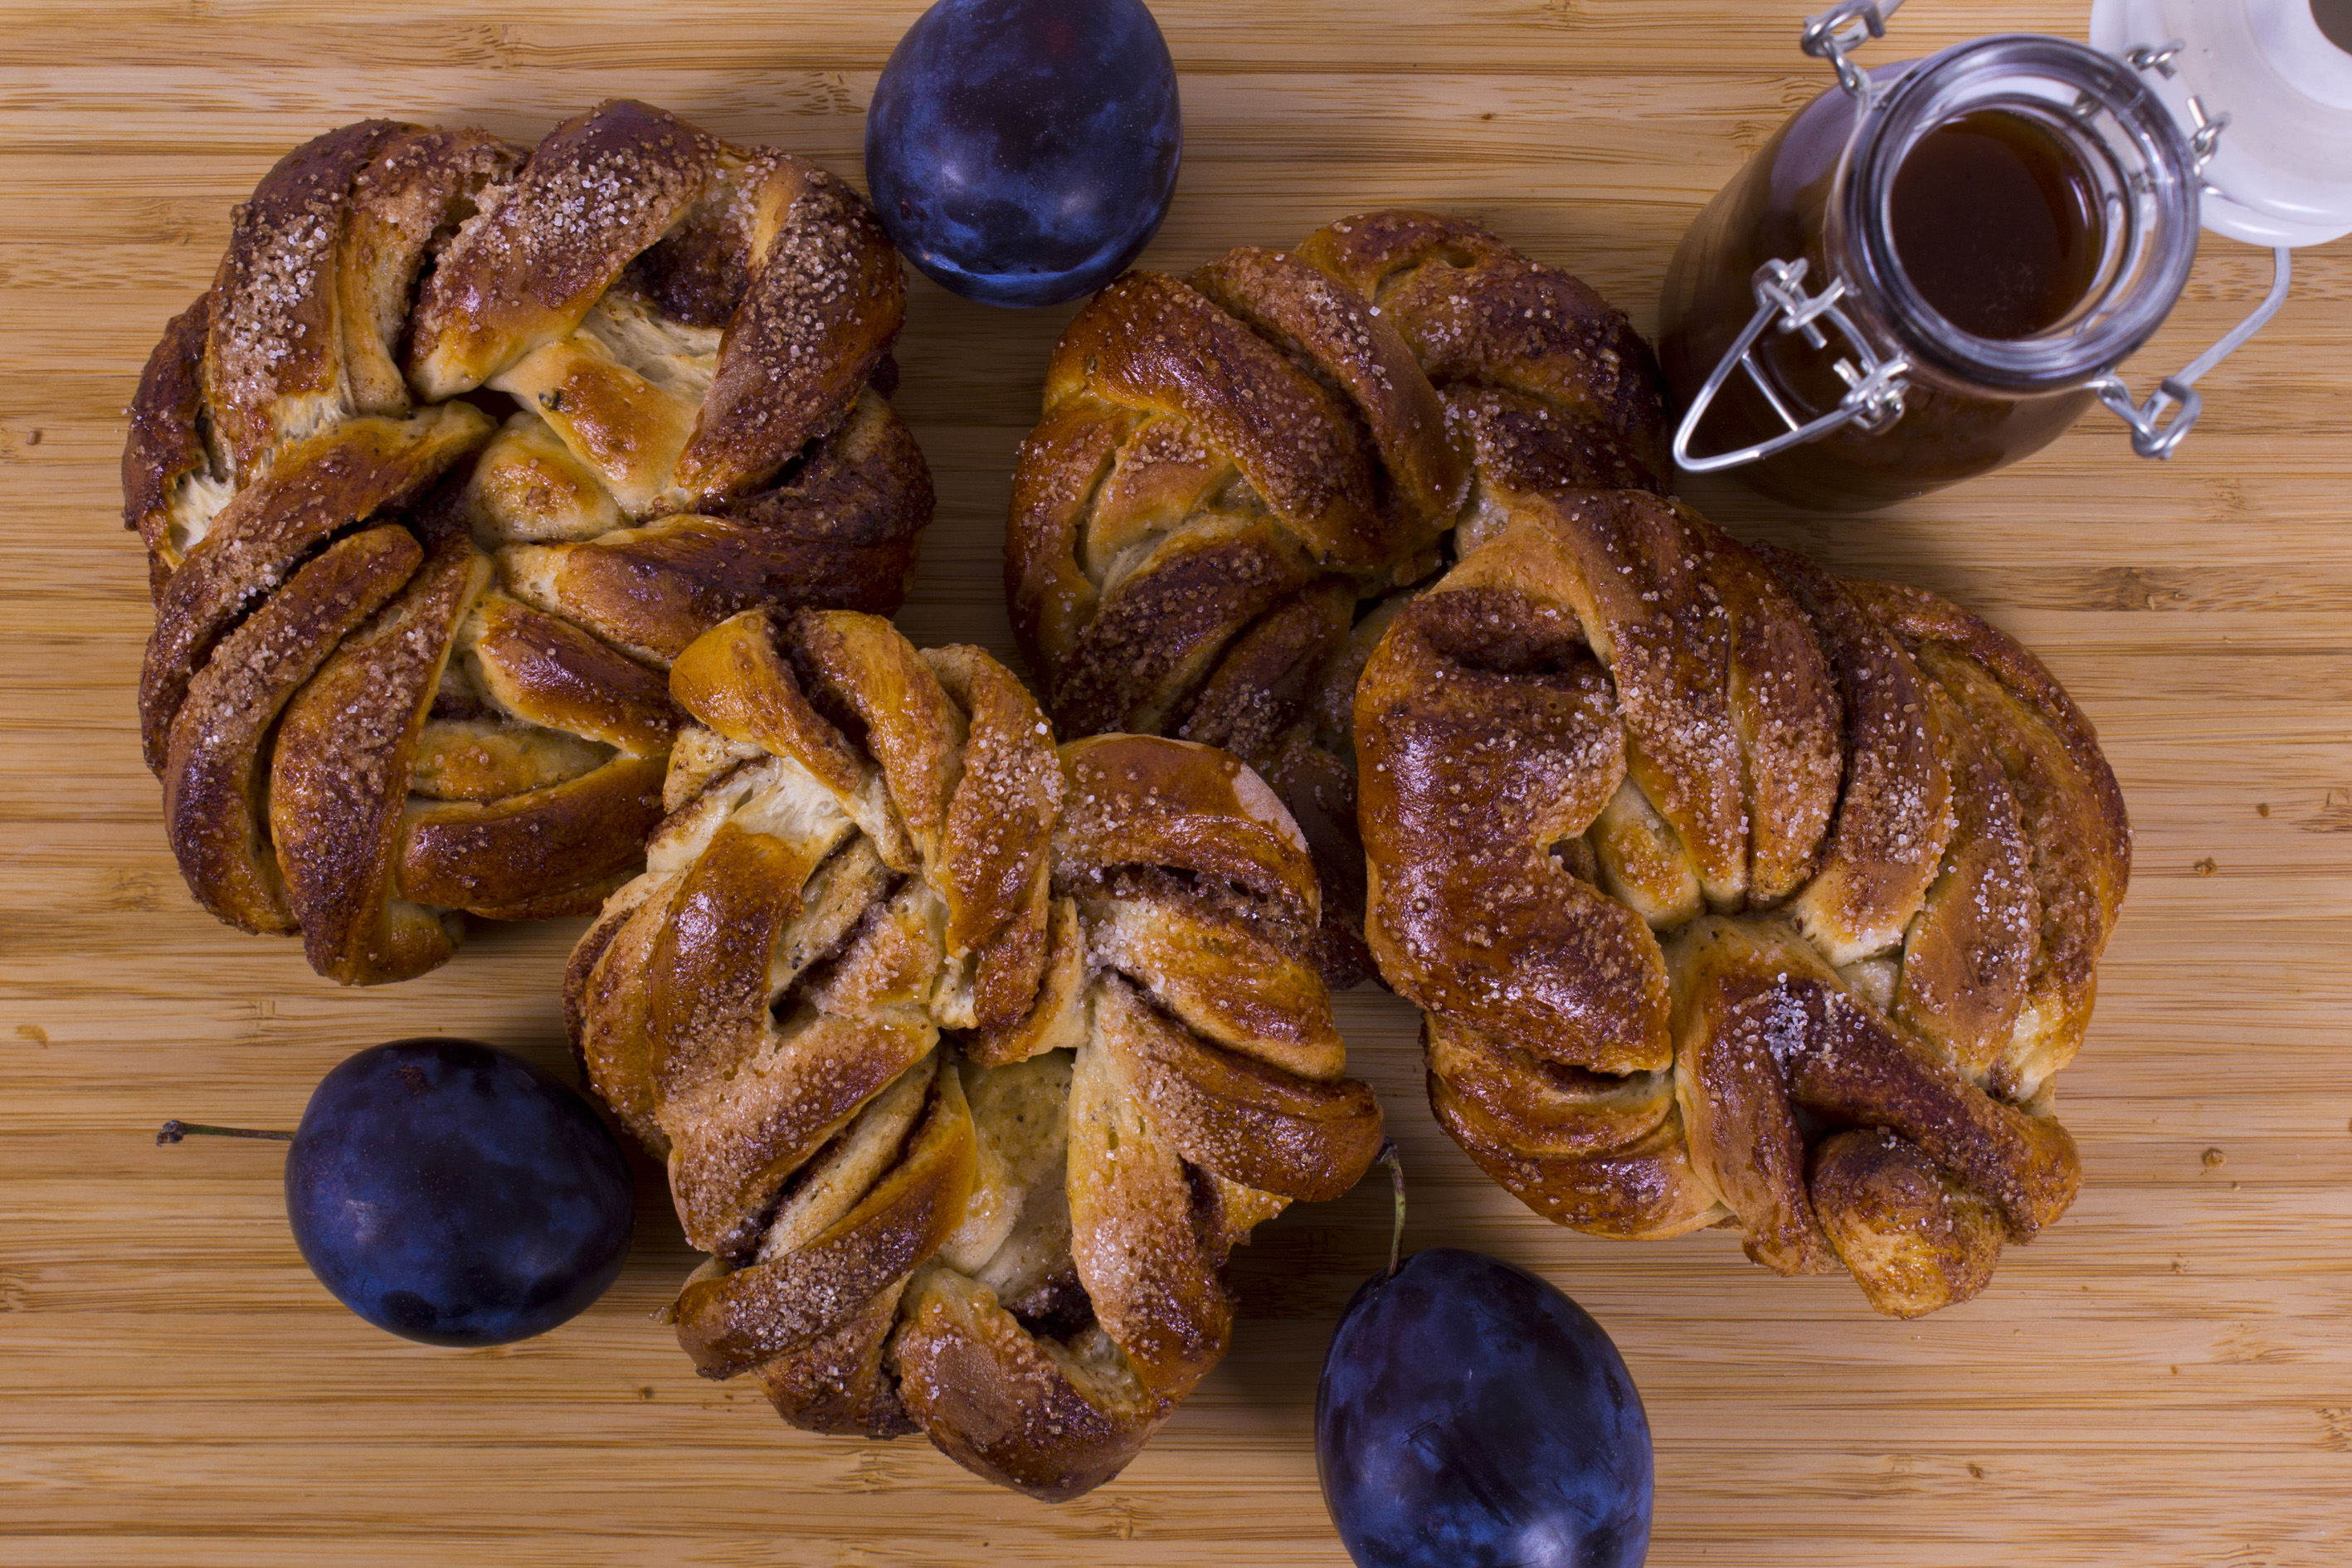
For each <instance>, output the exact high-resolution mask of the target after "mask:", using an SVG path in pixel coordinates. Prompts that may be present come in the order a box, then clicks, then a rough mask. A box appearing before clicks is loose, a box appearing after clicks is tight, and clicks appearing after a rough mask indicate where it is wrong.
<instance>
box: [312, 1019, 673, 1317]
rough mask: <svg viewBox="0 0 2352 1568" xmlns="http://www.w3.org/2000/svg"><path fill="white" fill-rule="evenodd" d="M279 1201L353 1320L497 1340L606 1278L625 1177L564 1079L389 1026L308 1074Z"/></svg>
mask: <svg viewBox="0 0 2352 1568" xmlns="http://www.w3.org/2000/svg"><path fill="white" fill-rule="evenodd" d="M286 1215H287V1218H288V1219H289V1221H290V1222H291V1223H292V1225H293V1227H294V1240H295V1244H296V1245H297V1246H299V1247H301V1249H302V1256H303V1258H305V1259H306V1260H308V1262H309V1263H310V1268H311V1271H312V1272H313V1273H315V1274H317V1275H318V1277H319V1279H320V1283H321V1284H323V1285H325V1286H326V1287H327V1289H329V1290H331V1291H332V1292H333V1293H334V1296H335V1299H336V1300H340V1301H341V1302H342V1303H343V1305H345V1306H346V1307H349V1308H350V1309H351V1310H352V1311H354V1312H357V1313H358V1314H359V1315H360V1316H361V1317H362V1318H365V1319H366V1320H367V1321H369V1322H371V1323H373V1324H375V1325H376V1326H377V1327H378V1328H381V1329H389V1330H390V1331H392V1332H394V1333H395V1334H399V1335H402V1336H404V1337H405V1338H407V1339H412V1340H422V1341H424V1342H425V1343H426V1344H436V1345H495V1344H504V1343H506V1342H509V1341H510V1340H520V1339H528V1338H529V1337H530V1336H531V1335H533V1334H540V1333H545V1332H546V1331H548V1330H550V1329H551V1328H553V1327H555V1325H556V1324H558V1323H561V1322H562V1321H565V1320H566V1319H568V1318H571V1317H572V1316H573V1315H575V1314H576V1313H578V1312H580V1311H581V1310H583V1309H584V1308H586V1307H587V1305H588V1304H589V1303H590V1302H592V1301H593V1300H596V1298H597V1297H599V1296H601V1295H603V1294H604V1289H605V1287H607V1286H609V1285H610V1284H612V1282H613V1279H614V1276H616V1275H618V1274H619V1273H620V1271H621V1260H622V1259H623V1258H624V1257H625V1256H626V1255H627V1253H628V1250H629V1233H630V1230H631V1228H632V1227H633V1226H635V1221H636V1193H635V1183H634V1182H633V1181H632V1179H631V1177H630V1175H629V1166H628V1162H627V1161H626V1160H625V1159H624V1158H623V1157H622V1154H621V1148H620V1145H619V1143H617V1142H614V1138H613V1135H612V1133H611V1132H609V1131H606V1130H605V1127H604V1123H603V1122H602V1121H598V1120H597V1119H596V1114H595V1112H593V1110H589V1109H588V1104H587V1102H586V1101H585V1100H583V1099H581V1097H580V1096H579V1095H578V1094H577V1093H576V1092H574V1091H573V1090H572V1089H570V1088H568V1087H566V1086H565V1085H564V1084H562V1082H560V1081H558V1080H557V1079H553V1078H551V1077H549V1076H548V1075H547V1074H546V1073H543V1072H541V1070H540V1069H539V1068H535V1067H533V1066H531V1065H530V1063H529V1062H526V1061H524V1060H522V1059H521V1058H518V1057H511V1056H509V1055H507V1054H506V1053H505V1052H503V1051H499V1050H493V1049H492V1048H490V1047H488V1046H485V1045H480V1044H478V1043H476V1042H475V1041H472V1040H447V1039H415V1040H394V1041H393V1042H392V1043H391V1044H389V1045H382V1046H375V1047H371V1048H370V1049H367V1050H364V1051H362V1052H360V1053H359V1054H358V1055H357V1056H355V1057H352V1058H350V1059H349V1060H347V1061H345V1062H343V1063H342V1064H341V1066H339V1067H337V1068H335V1069H334V1070H333V1071H332V1072H331V1073H329V1074H328V1075H327V1076H326V1077H325V1078H324V1079H320V1082H319V1087H318V1088H317V1089H313V1090H312V1091H311V1093H310V1105H309V1107H308V1108H307V1109H305V1110H303V1112H302V1123H301V1125H300V1126H299V1128H297V1129H296V1130H295V1132H294V1142H293V1146H292V1148H291V1149H290V1150H289V1151H288V1153H287V1158H286Z"/></svg>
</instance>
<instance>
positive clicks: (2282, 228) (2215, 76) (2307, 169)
mask: <svg viewBox="0 0 2352 1568" xmlns="http://www.w3.org/2000/svg"><path fill="white" fill-rule="evenodd" d="M2091 43H2092V45H2093V46H2094V47H2096V48H2098V49H2100V50H2102V51H2103V52H2105V53H2106V54H2109V55H2112V56H2114V57H2116V58H2118V59H2122V60H2124V61H2126V62H2127V63H2128V64H2130V65H2133V66H2135V67H2137V68H2139V69H2140V70H2141V72H2142V73H2143V75H2144V76H2145V77H2146V79H2147V81H2148V85H2149V87H2150V89H2152V90H2153V91H2154V92H2155V94H2156V95H2157V96H2158V98H2159V99H2161V100H2163V101H2164V103H2165V105H2166V107H2167V108H2168V110H2170V111H2171V113H2172V114H2173V115H2174V117H2175V119H2176V120H2177V121H2179V123H2180V124H2181V125H2182V126H2183V127H2184V128H2185V129H2186V130H2187V131H2188V132H2189V134H2190V136H2191V138H2192V139H2193V140H2194V141H2196V142H2198V143H2199V146H2198V151H2199V152H2200V154H2202V155H2203V162H2202V171H2203V174H2204V178H2205V182H2206V190H2205V203H2204V223H2205V226H2206V227H2208V228H2210V229H2211V230H2213V231H2214V232H2215V233H2217V234H2222V235H2227V236H2228V237H2231V238H2232V239H2240V240H2244V241H2246V242H2247V243H2249V244H2252V245H2261V246H2269V247H2279V246H2305V245H2317V244H2319V243H2321V242H2323V241H2326V240H2330V239H2334V238H2336V237H2337V236H2339V235H2343V234H2347V233H2352V0H2094V3H2093V5H2092V6H2091Z"/></svg>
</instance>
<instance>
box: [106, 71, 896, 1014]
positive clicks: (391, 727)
mask: <svg viewBox="0 0 2352 1568" xmlns="http://www.w3.org/2000/svg"><path fill="white" fill-rule="evenodd" d="M902 293H903V282H902V280H901V279H900V276H899V271H898V261H897V258H896V255H895V253H894V252H893V251H892V249H891V247H890V245H889V242H888V240H887V238H886V237H884V236H883V234H882V232H881V230H880V228H879V227H878V226H877V225H876V224H875V222H874V221H873V217H872V215H871V214H869V213H868V212H867V211H866V208H865V206H864V205H863V204H862V203H861V202H860V201H859V199H858V197H857V196H856V194H855V193H853V192H852V191H850V190H849V189H848V188H847V187H846V186H845V185H844V184H841V183H840V182H839V181H837V180H835V179H834V178H833V177H832V176H831V175H829V174H825V173H824V171H823V170H821V169H818V168H816V167H815V166H814V165H813V164H811V163H806V162H805V161H803V160H801V159H798V158H795V157H793V156H791V155H790V154H787V153H775V152H771V151H768V150H766V149H761V148H750V147H737V146H732V145H730V144H728V143H725V142H719V141H718V140H717V139H715V138H713V137H710V136H708V135H706V134H704V133H703V132H699V131H697V130H695V129H694V128H693V127H692V126H689V125H688V124H686V123H684V122H683V121H679V120H677V119H675V118H674V117H672V116H670V115H668V114H666V113H664V112H663V111H661V110H657V109H652V108H649V107H647V106H646V105H644V104H640V103H634V102H629V101H626V100H620V101H614V102H611V103H607V104H604V105H603V106H601V107H600V108H598V109H596V110H593V112H591V113H589V114H586V115H583V116H582V117H580V118H578V119H575V120H572V121H568V122H566V123H565V124H563V125H562V126H559V127H557V128H556V130H555V131H554V132H551V134H550V135H549V136H548V137H547V139H546V140H545V141H543V142H541V143H540V144H539V145H538V146H537V147H536V148H530V147H521V146H517V145H514V144H511V143H509V142H502V141H499V140H498V139H496V138H494V137H491V136H488V135H487V134H485V133H483V132H477V131H436V130H426V129H424V128H421V127H417V126H411V125H400V124H395V123H393V122H391V121H365V122H362V123H360V124H356V125H350V126H345V127H344V128H342V129H341V130H339V131H334V132H329V133H328V134H326V135H324V136H321V137H320V138H319V139H318V140H316V141H314V142H310V143H309V144H307V145H305V146H303V147H300V148H298V149H296V150H295V151H294V152H293V153H289V155H288V156H287V157H286V158H285V159H284V160H283V161H282V162H280V163H278V166H277V167H276V168H274V169H273V170H271V171H270V173H269V174H268V176H267V177H265V178H264V179H263V181H262V182H261V184H260V185H259V187H258V188H257V190H256V191H255V193H254V195H253V199H252V200H251V201H250V202H248V203H247V204H246V205H243V206H241V207H239V208H238V209H237V213H236V223H235V226H234V228H233V230H232V233H231V237H230V241H229V248H228V252H227V255H226V257H225V258H223V260H222V262H221V267H220V271H219V274H218V276H217V277H216V278H215V280H214V283H213V286H212V288H211V289H209V290H207V291H206V293H205V295H204V296H203V297H202V298H200V299H199V300H197V301H196V303H195V304H194V307H193V308H191V309H190V310H188V311H187V312H186V313H185V314H184V315H182V316H181V317H179V318H178V319H177V320H175V321H173V323H172V324H171V326H170V328H169V329H168V330H167V331H166V332H165V335H164V338H163V342H162V343H161V344H160V345H158V347H157V348H156V350H155V353H154V355H153V357H152V360H151V361H150V362H149V364H148V367H147V372H146V374H145V377H144V379H143V380H142V384H141V385H140V389H139V393H138V396H137V398H136V400H135V402H134V404H133V405H132V408H131V437H130V442H129V445H128V446H127V447H126V448H125V450H124V453H123V489H124V500H125V505H124V516H125V520H126V522H127V524H128V525H129V526H131V527H132V528H135V529H137V530H138V531H139V532H140V533H141V535H142V538H143V539H144V540H145V542H146V545H147V549H148V554H149V562H150V566H151V574H152V586H153V590H154V598H155V633H154V637H153V638H152V641H151V642H150V644H149V647H148V652H147V661H146V668H145V671H144V674H143V677H142V683H141V689H140V711H141V718H142V729H143V733H144V741H145V747H146V754H147V762H148V764H149V766H150V767H152V769H154V770H155V772H156V773H157V774H158V775H159V776H160V777H161V778H162V779H163V788H164V809H165V816H166V819H167V824H168V827H169V832H170V836H171V839H172V845H173V850H174V852H175V853H176V854H177V856H178V858H179V860H180V865H181V868H182V871H183V873H184V876H185V878H186V879H187V883H188V886H189V889H190V890H191V891H192V892H194V894H195V896H196V898H197V900H198V901H200V902H201V903H203V904H204V905H205V908H207V909H209V910H212V911H213V912H214V913H215V914H217V915H219V916H220V917H221V918H222V919H223V920H225V921H229V922H230V923H232V924H235V925H238V926H242V927H244V928H245V929H247V930H248V931H274V932H293V931H298V930H299V931H300V932H301V934H302V937H303V942H304V945H305V948H306V951H307V953H308V956H309V958H310V962H311V963H312V965H313V966H314V967H316V968H317V969H318V970H319V971H320V973H324V974H329V975H331V976H333V977H334V978H336V979H338V980H342V981H345V982H349V983H369V982H375V981H384V980H396V979H401V978H404V977H406V976H409V975H412V974H415V973H419V972H421V971H423V970H425V969H428V968H431V967H432V966H433V965H435V964H436V963H441V962H442V961H443V960H444V959H446V957H447V956H448V955H449V953H450V952H451V951H452V949H453V947H454V945H455V943H456V942H457V940H458V937H459V935H460V933H461V931H462V921H461V919H460V916H459V914H458V911H461V910H462V911H470V912H473V913H476V914H479V915H485V916H489V917H493V918H501V919H511V918H525V917H534V916H541V915H548V914H555V913H562V912H583V913H584V912H587V911H590V910H594V909H595V908H596V907H597V905H598V904H599V903H600V902H601V901H602V900H603V899H604V895H605V894H606V893H608V892H610V891H611V890H612V889H613V888H614V886H616V885H617V883H618V882H619V881H620V880H621V879H625V877H627V876H628V875H629V874H630V872H631V871H632V869H633V868H634V867H635V863H636V861H637V859H638V847H639V845H640V843H641V842H642V840H643V838H644V836H645V834H646V831H647V830H649V829H650V828H651V827H652V826H653V825H654V824H655V823H656V821H657V820H658V819H659V817H660V789H661V779H662V775H663V769H664V765H665V759H666V757H667V752H668V750H669V743H670V736H671V732H672V731H673V729H674V727H675V724H676V715H675V711H674V710H673V709H672V708H671V706H670V703H669V700H668V698H667V692H666V691H665V689H664V683H663V679H662V676H661V674H660V670H661V668H663V667H664V666H665V665H667V661H668V660H669V659H670V658H673V657H674V656H675V655H676V654H677V652H678V651H679V650H680V649H681V648H683V647H685V646H686V645H687V644H688V642H689V641H691V640H692V639H693V637H695V636H696V635H698V633H700V632H701V631H703V630H704V629H706V628H707V627H709V626H711V625H712V624H714V623H715V622H717V621H719V620H721V619H724V618H725V617H726V616H729V615H731V614H733V613H735V612H736V611H738V610H740V609H742V608H744V607H745V606H747V605H753V604H759V603H766V602H779V603H785V604H804V603H819V604H833V605H853V606H856V607H860V608H870V609H885V610H887V609H889V608H893V607H895V606H896V605H898V601H899V600H900V598H901V597H902V596H903V595H904V593H905V589H906V585H907V581H908V575H909V574H910V572H911V570H912V566H913V560H914V542H915V535H916V532H917V531H919V529H920V528H921V527H922V526H923V524H924V523H925V522H926V521H929V514H930V507H931V493H930V482H929V476H928V474H927V472H926V470H925V468H924V466H923V462H922V458H921V455H920V453H919V451H918V450H917V449H916V447H915V446H914V443H913V441H912V440H911V438H910V437H908V434H907V432H906V430H905V429H904V427H903V426H900V425H899V424H898V420H897V419H896V417H895V416H893V415H892V414H891V412H890V409H889V405H887V403H886V402H884V401H883V394H884V393H885V392H887V389H888V386H889V384H890V383H891V381H892V380H893V378H894V375H895V372H894V371H893V369H892V366H891V363H890V362H889V360H888V358H887V353H888V349H889V346H890V342H891V340H892V339H893V337H894V336H895V335H896V333H897V331H898V324H899V321H900V317H901V315H902V310H903V302H902ZM509 406H511V407H512V408H513V410H514V411H513V412H511V413H509V414H507V415H506V416H505V418H504V422H503V423H500V422H499V420H498V419H497V418H495V417H494V416H492V415H491V414H488V413H486V412H484V410H485V409H486V408H500V409H504V408H507V407H509Z"/></svg>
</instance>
